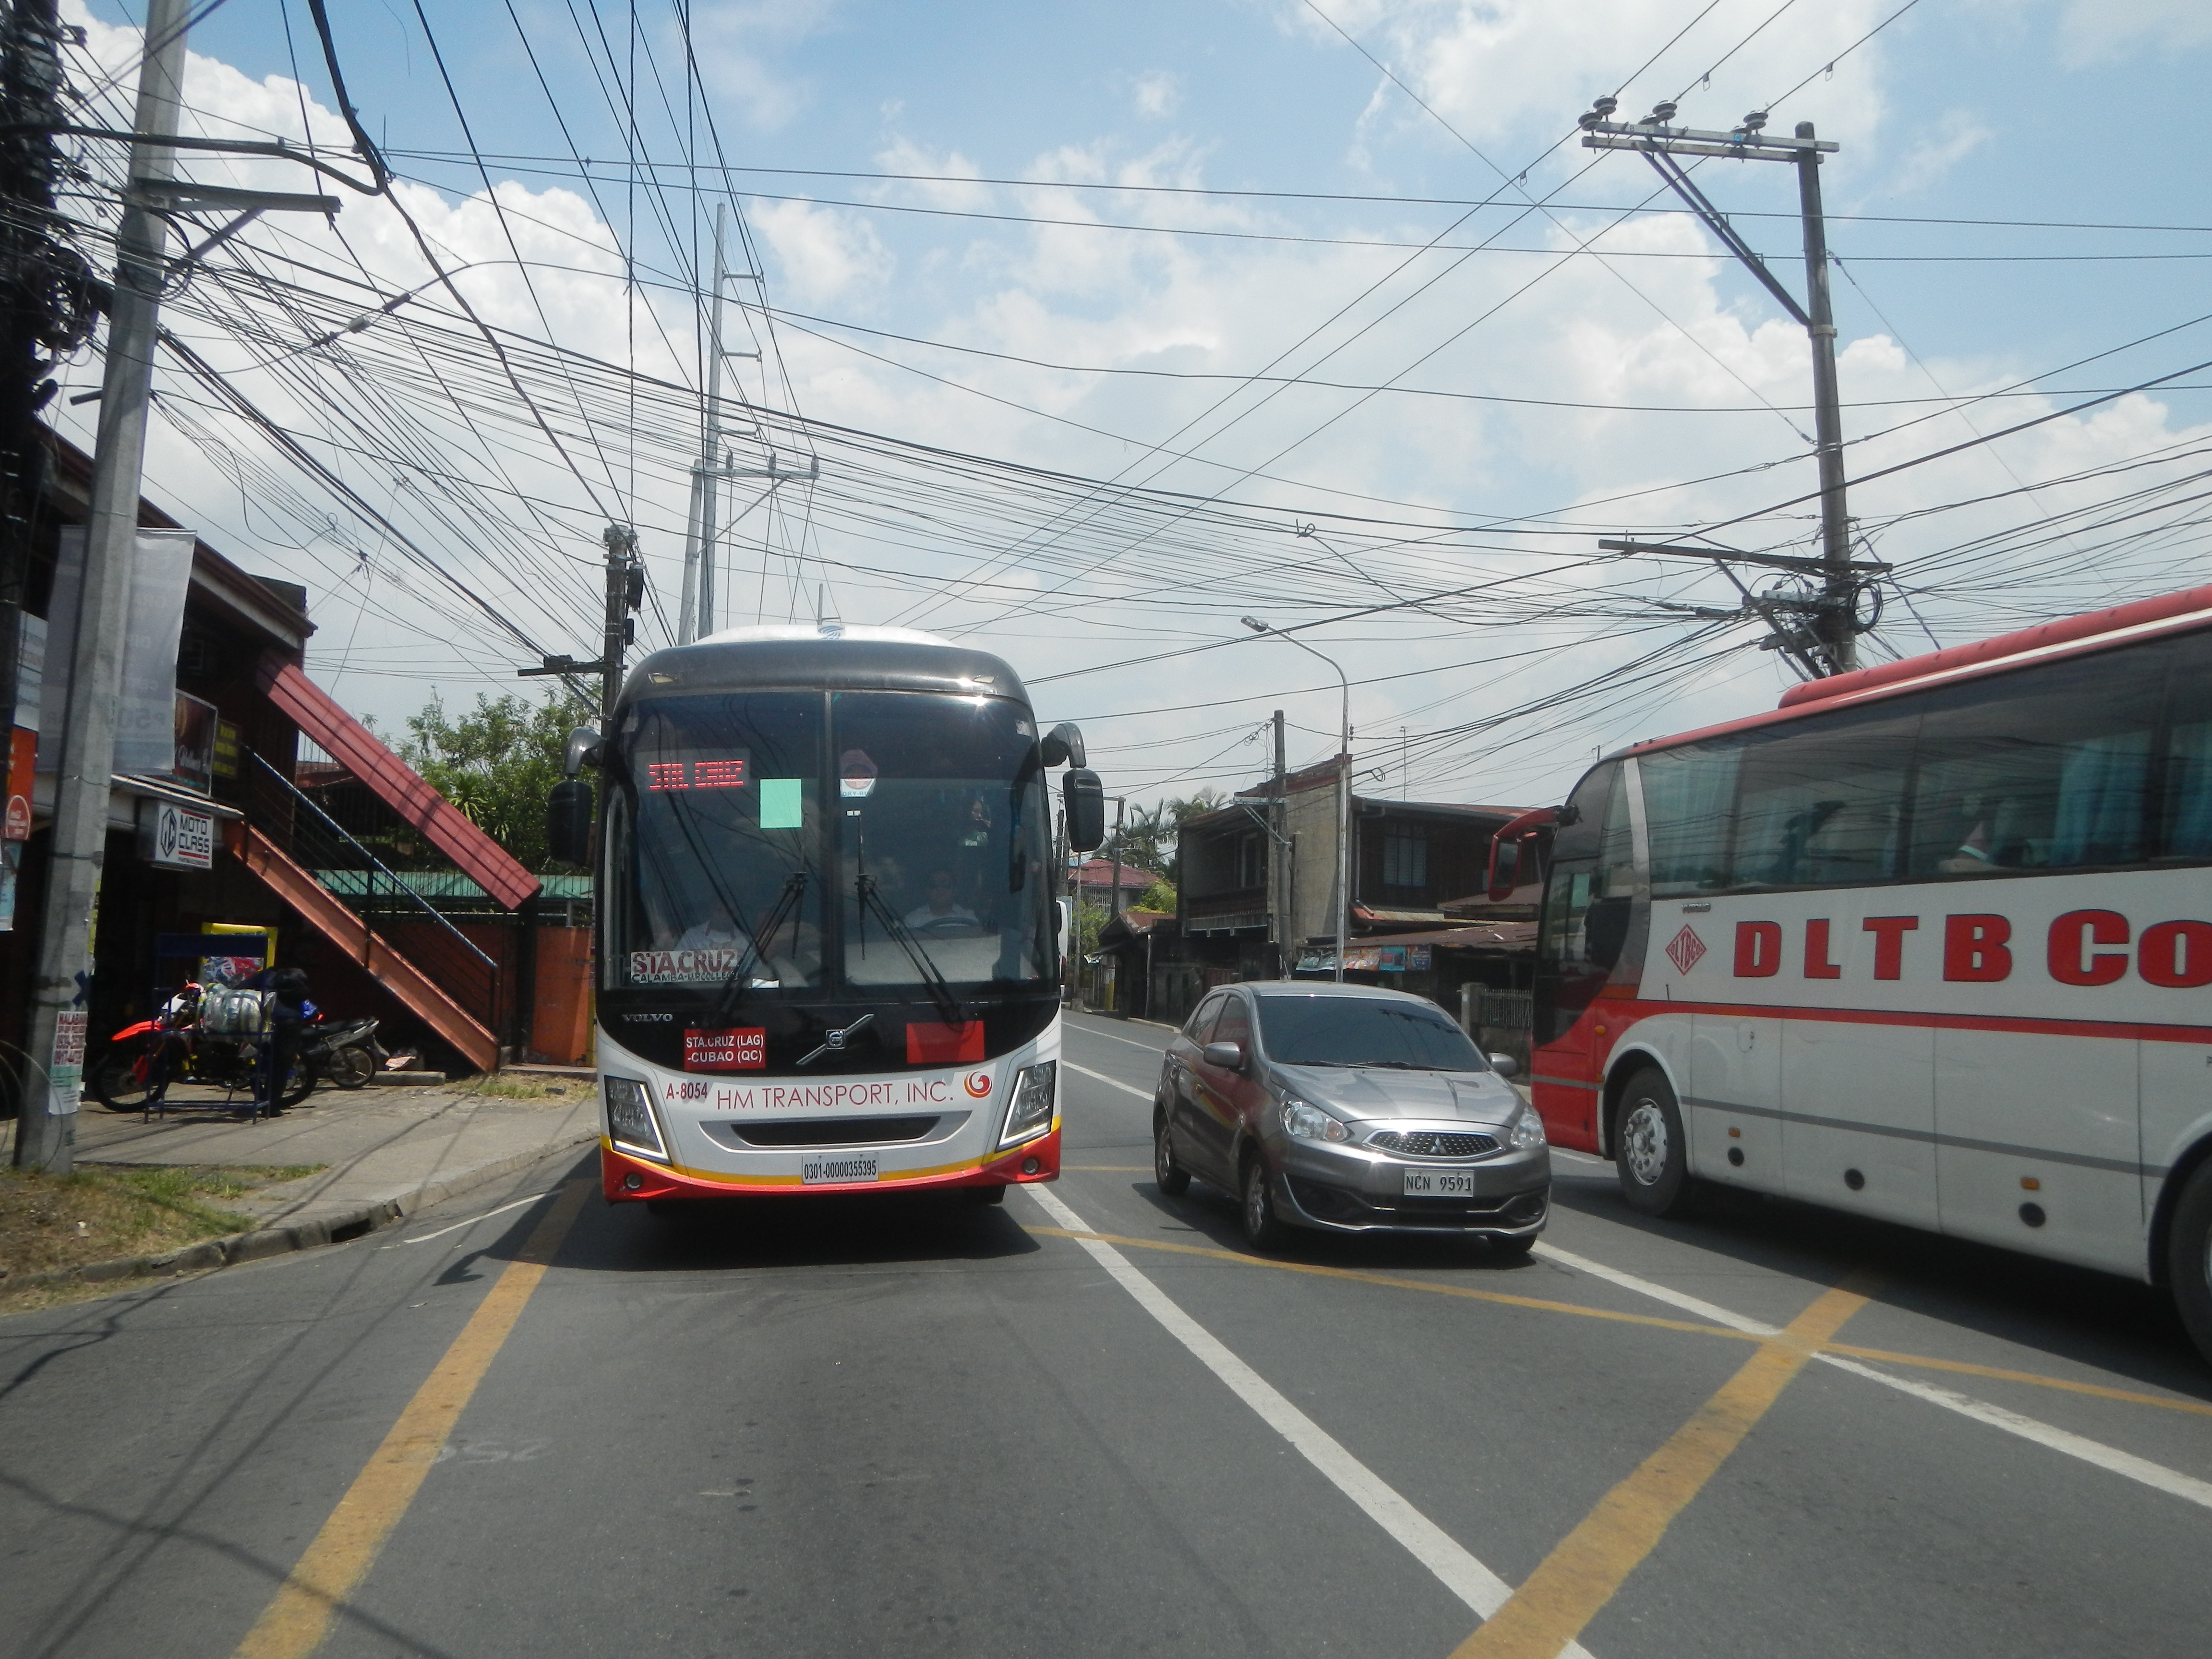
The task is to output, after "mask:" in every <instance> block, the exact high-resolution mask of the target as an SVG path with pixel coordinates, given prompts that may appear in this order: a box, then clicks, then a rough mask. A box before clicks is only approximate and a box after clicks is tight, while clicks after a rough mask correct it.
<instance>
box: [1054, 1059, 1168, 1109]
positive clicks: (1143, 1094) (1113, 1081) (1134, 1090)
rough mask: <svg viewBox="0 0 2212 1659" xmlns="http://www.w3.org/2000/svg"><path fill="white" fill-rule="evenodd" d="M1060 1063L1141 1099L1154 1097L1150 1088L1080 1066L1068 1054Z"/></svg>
mask: <svg viewBox="0 0 2212 1659" xmlns="http://www.w3.org/2000/svg"><path fill="white" fill-rule="evenodd" d="M1060 1064H1061V1065H1063V1066H1066V1067H1067V1069H1068V1070H1069V1071H1071V1072H1080V1073H1083V1075H1084V1076H1085V1077H1087V1078H1092V1079H1097V1081H1098V1082H1100V1083H1103V1084H1104V1085H1106V1086H1107V1087H1108V1088H1109V1089H1119V1090H1120V1091H1121V1092H1122V1093H1123V1094H1125V1095H1134V1096H1136V1097H1137V1098H1138V1099H1139V1100H1150V1099H1151V1098H1152V1091H1151V1090H1149V1089H1139V1087H1137V1085H1135V1084H1133V1083H1124V1082H1122V1081H1121V1079H1120V1078H1118V1077H1108V1076H1107V1075H1106V1073H1103V1072H1094V1071H1092V1070H1091V1068H1090V1067H1089V1066H1078V1065H1077V1064H1076V1063H1075V1062H1074V1061H1073V1060H1070V1059H1068V1058H1067V1057H1066V1055H1062V1056H1061V1057H1060Z"/></svg>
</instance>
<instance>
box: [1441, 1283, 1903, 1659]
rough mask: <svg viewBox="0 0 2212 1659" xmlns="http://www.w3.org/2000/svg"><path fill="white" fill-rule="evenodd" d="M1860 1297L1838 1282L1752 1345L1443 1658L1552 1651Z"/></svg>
mask: <svg viewBox="0 0 2212 1659" xmlns="http://www.w3.org/2000/svg"><path fill="white" fill-rule="evenodd" d="M1866 1303H1867V1297H1866V1294H1865V1291H1862V1290H1850V1289H1846V1288H1844V1287H1843V1286H1841V1285H1838V1287H1837V1288H1835V1289H1834V1290H1831V1291H1823V1292H1822V1293H1821V1295H1820V1297H1819V1298H1818V1299H1817V1300H1816V1301H1814V1304H1813V1305H1812V1306H1811V1307H1809V1308H1808V1309H1806V1310H1805V1311H1804V1312H1803V1313H1802V1314H1800V1315H1798V1316H1797V1317H1796V1319H1794V1320H1792V1321H1791V1322H1790V1324H1789V1326H1788V1327H1787V1328H1785V1329H1784V1330H1783V1331H1782V1332H1781V1334H1779V1335H1777V1336H1773V1337H1770V1338H1768V1339H1766V1340H1763V1341H1762V1342H1760V1344H1759V1352H1756V1353H1754V1354H1753V1355H1752V1357H1751V1358H1749V1359H1747V1360H1746V1361H1745V1362H1744V1364H1743V1368H1742V1369H1741V1370H1739V1371H1738V1372H1736V1374H1735V1376H1732V1377H1730V1378H1729V1380H1728V1381H1727V1382H1726V1383H1723V1384H1722V1385H1721V1386H1720V1389H1719V1390H1718V1391H1717V1393H1716V1394H1715V1395H1713V1397H1712V1398H1711V1399H1710V1400H1708V1401H1705V1404H1704V1405H1703V1406H1701V1407H1699V1409H1698V1413H1697V1415H1696V1416H1694V1417H1692V1419H1690V1420H1689V1421H1688V1422H1686V1423H1685V1424H1684V1425H1682V1426H1681V1427H1680V1428H1679V1429H1677V1430H1676V1431H1674V1434H1673V1435H1672V1436H1670V1437H1668V1441H1667V1443H1666V1444H1665V1445H1663V1446H1662V1447H1660V1449H1658V1450H1657V1451H1656V1452H1654V1453H1652V1454H1651V1455H1650V1456H1649V1457H1647V1458H1646V1459H1644V1462H1643V1465H1642V1466H1641V1467H1640V1468H1638V1469H1637V1471H1636V1472H1635V1473H1634V1474H1632V1475H1630V1476H1629V1477H1628V1478H1627V1479H1626V1480H1623V1481H1622V1482H1621V1483H1620V1485H1619V1486H1615V1487H1614V1488H1613V1490H1612V1491H1611V1492H1607V1494H1606V1495H1605V1496H1604V1497H1603V1498H1600V1499H1599V1500H1598V1504H1597V1507H1596V1508H1595V1509H1594V1510H1591V1511H1590V1512H1589V1514H1588V1515H1587V1516H1584V1517H1583V1521H1582V1523H1581V1524H1580V1525H1579V1526H1577V1528H1575V1529H1574V1530H1573V1531H1572V1532H1571V1533H1569V1534H1567V1535H1566V1536H1565V1538H1564V1539H1562V1540H1560V1541H1559V1547H1557V1548H1555V1549H1554V1550H1553V1552H1552V1553H1550V1554H1549V1555H1547V1556H1546V1557H1545V1558H1544V1560H1543V1563H1542V1565H1540V1566H1538V1567H1537V1569H1536V1571H1534V1572H1533V1573H1531V1574H1530V1575H1529V1576H1528V1581H1527V1582H1526V1583H1523V1584H1522V1586H1521V1588H1520V1589H1517V1590H1516V1591H1514V1592H1513V1596H1512V1599H1511V1600H1510V1601H1507V1602H1506V1604H1505V1605H1504V1607H1500V1608H1498V1612H1497V1613H1496V1614H1495V1615H1493V1616H1492V1618H1490V1619H1488V1620H1485V1621H1484V1623H1483V1625H1482V1627H1481V1628H1480V1629H1479V1630H1477V1631H1476V1632H1474V1635H1472V1636H1470V1637H1468V1638H1467V1640H1466V1641H1464V1642H1462V1643H1461V1644H1459V1646H1458V1648H1457V1649H1456V1650H1454V1652H1453V1655H1452V1659H1557V1656H1558V1654H1559V1650H1560V1649H1561V1648H1563V1647H1565V1645H1566V1644H1568V1643H1569V1642H1571V1641H1572V1640H1574V1638H1576V1637H1577V1636H1579V1635H1580V1634H1581V1633H1582V1631H1583V1626H1585V1625H1587V1624H1589V1621H1590V1620H1592V1619H1593V1618H1595V1617H1596V1615H1597V1612H1598V1609H1599V1608H1601V1607H1604V1606H1605V1604H1606V1603H1607V1601H1611V1600H1612V1599H1613V1593H1614V1592H1615V1591H1616V1590H1618V1589H1620V1586H1621V1584H1622V1583H1624V1582H1625V1581H1626V1579H1627V1577H1628V1575H1629V1574H1630V1573H1632V1572H1633V1571H1635V1570H1636V1567H1637V1565H1638V1563H1639V1562H1641V1561H1642V1560H1643V1559H1644V1557H1645V1556H1647V1555H1649V1554H1650V1553H1651V1551H1652V1549H1653V1547H1655V1546H1656V1544H1657V1543H1658V1542H1659V1540H1660V1539H1661V1538H1662V1536H1664V1535H1665V1534H1666V1531H1667V1528H1668V1526H1669V1525H1671V1524H1672V1523H1673V1522H1674V1517H1675V1516H1677V1515H1679V1514H1680V1513H1681V1512H1682V1510H1683V1508H1684V1506H1685V1505H1686V1504H1688V1503H1689V1501H1690V1500H1691V1499H1692V1498H1695V1497H1696V1496H1697V1495H1698V1493H1699V1492H1700V1491H1701V1490H1702V1489H1703V1488H1704V1486H1705V1482H1706V1481H1708V1480H1711V1479H1712V1477H1713V1474H1714V1473H1715V1472H1716V1471H1717V1470H1718V1469H1719V1468H1720V1466H1721V1465H1722V1464H1723V1463H1724V1462H1727V1461H1728V1458H1729V1454H1730V1453H1731V1452H1733V1451H1735V1449H1736V1448H1737V1447H1738V1446H1739V1445H1741V1444H1742V1443H1743V1438H1744V1437H1745V1436H1746V1435H1747V1434H1749V1433H1750V1432H1751V1430H1752V1426H1753V1425H1754V1424H1756V1423H1757V1422H1758V1421H1759V1419H1760V1418H1762V1417H1764V1416H1765V1414H1766V1411H1767V1408H1768V1407H1771V1405H1773V1403H1774V1402H1775V1401H1777V1400H1778V1399H1779V1398H1780V1397H1781V1395H1782V1391H1783V1389H1786V1388H1787V1387H1789V1386H1790V1379H1791V1378H1793V1377H1795V1376H1796V1375H1797V1373H1798V1372H1799V1371H1801V1370H1804V1369H1805V1367H1806V1365H1807V1364H1808V1363H1810V1361H1811V1360H1812V1358H1813V1356H1814V1354H1815V1353H1817V1352H1819V1351H1820V1345H1821V1344H1823V1343H1824V1342H1826V1341H1827V1340H1828V1339H1829V1338H1830V1337H1832V1336H1833V1335H1834V1334H1836V1333H1837V1332H1838V1330H1840V1329H1842V1328H1843V1325H1844V1321H1845V1320H1847V1319H1849V1318H1850V1316H1852V1315H1853V1314H1855V1313H1857V1311H1858V1310H1860V1309H1861V1308H1863V1307H1864V1306H1865V1305H1866Z"/></svg>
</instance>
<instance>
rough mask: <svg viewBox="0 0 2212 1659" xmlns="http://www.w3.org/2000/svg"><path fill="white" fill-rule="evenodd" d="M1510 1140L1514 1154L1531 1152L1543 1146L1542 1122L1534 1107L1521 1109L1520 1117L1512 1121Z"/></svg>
mask: <svg viewBox="0 0 2212 1659" xmlns="http://www.w3.org/2000/svg"><path fill="white" fill-rule="evenodd" d="M1511 1139H1512V1144H1513V1150H1514V1151H1515V1152H1534V1151H1535V1150H1536V1148H1538V1147H1539V1146H1542V1145H1544V1120H1543V1119H1542V1118H1541V1116H1539V1115H1537V1112H1536V1109H1535V1108H1534V1106H1523V1107H1522V1109H1521V1115H1520V1116H1519V1117H1517V1118H1516V1119H1515V1120H1514V1121H1513V1133H1512V1136H1511Z"/></svg>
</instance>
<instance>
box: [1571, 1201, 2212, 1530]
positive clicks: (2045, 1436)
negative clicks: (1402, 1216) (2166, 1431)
mask: <svg viewBox="0 0 2212 1659" xmlns="http://www.w3.org/2000/svg"><path fill="white" fill-rule="evenodd" d="M1536 1249H1537V1251H1538V1253H1539V1254H1540V1255H1547V1256H1550V1257H1551V1258H1552V1259H1553V1261H1558V1262H1559V1263H1561V1264H1562V1265H1563V1266H1565V1267H1573V1268H1576V1269H1578V1270H1579V1271H1581V1272H1583V1273H1589V1274H1590V1275H1592V1276H1593V1277H1595V1278H1598V1279H1605V1280H1607V1281H1608V1282H1609V1283H1612V1284H1614V1285H1620V1286H1621V1287H1622V1288H1623V1289H1625V1290H1631V1291H1636V1292H1638V1294H1639V1295H1643V1296H1648V1297H1651V1298H1652V1299H1653V1300H1654V1301H1656V1302H1664V1303H1666V1304H1668V1306H1669V1307H1674V1308H1680V1309H1682V1310H1684V1311H1686V1312H1688V1313H1693V1314H1696V1315H1697V1316H1699V1318H1701V1319H1709V1320H1711V1321H1712V1322H1714V1323H1715V1324H1718V1325H1726V1326H1728V1327H1729V1328H1731V1329H1734V1330H1739V1331H1745V1332H1748V1333H1749V1334H1752V1335H1753V1336H1773V1335H1775V1334H1777V1330H1776V1328H1775V1327H1774V1326H1771V1325H1768V1324H1765V1323H1762V1322H1760V1321H1759V1320H1756V1319H1747V1318H1746V1317H1744V1316H1742V1315H1741V1314H1736V1313H1730V1312H1729V1310H1727V1309H1725V1308H1717V1307H1715V1306H1714V1305H1713V1304H1711V1303H1710V1302H1705V1301H1701V1300H1699V1298H1698V1297H1694V1296H1690V1295H1687V1294H1686V1293H1685V1292H1683V1291H1676V1290H1669V1289H1668V1287H1667V1286H1666V1285H1655V1284H1653V1283H1652V1282H1651V1281H1650V1279H1639V1278H1638V1277H1637V1276H1636V1275H1635V1274H1634V1273H1623V1272H1621V1271H1620V1268H1618V1267H1607V1266H1606V1265H1605V1264H1604V1263H1603V1262H1599V1261H1590V1260H1589V1258H1588V1257H1586V1256H1579V1255H1573V1254H1571V1252H1569V1251H1566V1250H1562V1249H1559V1248H1558V1247H1557V1246H1556V1245H1552V1244H1543V1243H1540V1244H1538V1245H1537V1246H1536ZM1813 1357H1814V1358H1815V1359H1817V1360H1819V1361H1820V1363H1821V1364H1824V1365H1832V1366H1834V1367H1835V1368H1836V1369H1837V1370H1839V1371H1849V1372H1850V1374H1851V1375H1852V1376H1863V1377H1864V1378H1866V1379H1867V1381H1869V1383H1881V1385H1882V1387H1884V1388H1886V1389H1896V1390H1897V1392H1898V1393H1899V1394H1904V1395H1911V1396H1912V1398H1914V1399H1915V1400H1920V1401H1926V1402H1927V1403H1928V1404H1929V1405H1931V1406H1940V1407H1942V1408H1943V1409H1944V1410H1945V1411H1948V1412H1955V1413H1958V1414H1959V1415H1960V1416H1961V1417H1965V1418H1971V1419H1972V1420H1973V1421H1975V1422H1977V1423H1981V1424H1984V1425H1987V1426H1989V1427H1990V1428H1993V1429H2002V1430H2003V1431H2005V1432H2006V1433H2007V1434H2013V1435H2018V1436H2019V1437H2021V1439H2023V1440H2027V1441H2032V1442H2033V1443H2035V1444H2036V1445H2039V1446H2041V1447H2043V1448H2044V1449H2046V1450H2048V1451H2055V1452H2058V1453H2061V1454H2062V1455H2065V1456H2068V1457H2073V1458H2078V1459H2079V1460H2080V1461H2081V1462H2084V1463H2087V1464H2091V1465H2093V1467H2095V1468H2100V1469H2103V1470H2105V1471H2106V1473H2108V1474H2117V1475H2119V1476H2121V1477H2123V1478H2124V1479H2125V1480H2133V1481H2136V1482H2138V1483H2140V1484H2141V1485H2142V1486H2148V1487H2151V1488H2152V1489H2153V1490H2154V1491H2157V1492H2165V1493H2166V1494H2167V1495H2168V1496H2169V1497H2172V1498H2181V1499H2182V1500H2183V1501H2185V1502H2186V1503H2191V1504H2198V1505H2200V1506H2201V1507H2203V1508H2205V1509H2212V1481H2205V1480H2197V1478H2196V1477H2195V1476H2194V1475H2188V1474H2182V1473H2181V1472H2180V1471H2179V1470H2178V1469H2170V1468H2166V1466H2165V1465H2164V1464H2163V1463H2154V1462H2151V1461H2150V1460H2149V1459H2148V1458H2144V1457H2137V1456H2136V1455H2135V1454H2134V1453H2133V1452H2125V1451H2122V1450H2120V1449H2119V1448H2118V1447H2117V1446H2107V1445H2106V1444H2105V1443H2103V1442H2102V1441H2099V1440H2091V1439H2088V1438H2087V1437H2084V1436H2081V1435H2078V1434H2075V1433H2073V1432H2072V1431H2069V1430H2066V1429H2061V1428H2055V1427H2053V1426H2052V1425H2050V1424H2048V1423H2040V1422H2038V1421H2037V1420H2036V1419H2034V1418H2032V1417H2022V1416H2021V1414H2020V1413H2018V1412H2012V1411H2007V1410H2006V1409H2005V1408H2004V1407H2002V1406H1993V1405H1991V1404H1990V1403H1989V1402H1988V1401H1985V1400H1976V1399H1974V1398H1972V1396H1971V1395H1963V1394H1956V1393H1954V1392H1953V1391H1952V1390H1951V1389H1939V1388H1936V1387H1935V1386H1934V1385H1933V1384H1931V1383H1916V1382H1914V1381H1912V1380H1911V1379H1910V1378H1907V1377H1902V1376H1891V1375H1890V1374H1889V1373H1888V1372H1887V1371H1878V1370H1875V1369H1874V1368H1873V1367H1872V1366H1871V1365H1863V1364H1860V1363H1859V1362H1858V1361H1857V1360H1856V1359H1847V1358H1844V1356H1843V1355H1841V1354H1837V1353H1821V1354H1814V1356H1813Z"/></svg>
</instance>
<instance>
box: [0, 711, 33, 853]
mask: <svg viewBox="0 0 2212 1659" xmlns="http://www.w3.org/2000/svg"><path fill="white" fill-rule="evenodd" d="M38 757H39V734H38V733H37V732H33V731H29V730H27V729H26V728H24V727H22V726H17V727H16V728H15V730H14V731H13V732H9V738H8V816H7V824H6V828H5V830H4V832H0V833H4V835H5V837H6V839H8V840H9V841H28V840H30V838H31V786H32V782H33V778H32V769H33V767H35V766H36V765H37V763H38Z"/></svg>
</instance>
